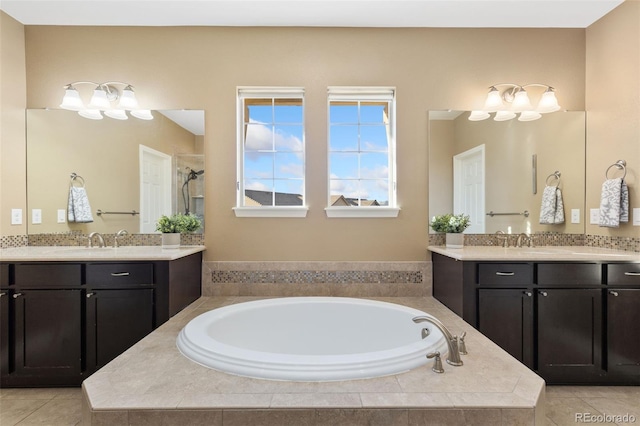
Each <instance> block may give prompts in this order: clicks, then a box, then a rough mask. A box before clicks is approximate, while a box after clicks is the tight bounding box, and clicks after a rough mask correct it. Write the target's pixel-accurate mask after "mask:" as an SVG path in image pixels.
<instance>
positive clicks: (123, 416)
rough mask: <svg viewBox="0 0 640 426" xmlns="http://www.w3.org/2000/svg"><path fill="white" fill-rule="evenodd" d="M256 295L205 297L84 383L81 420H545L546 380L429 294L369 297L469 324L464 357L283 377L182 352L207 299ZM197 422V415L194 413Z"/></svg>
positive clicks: (452, 324)
mask: <svg viewBox="0 0 640 426" xmlns="http://www.w3.org/2000/svg"><path fill="white" fill-rule="evenodd" d="M256 299H258V298H249V297H203V298H201V299H199V300H198V301H196V302H194V303H193V304H191V305H190V306H188V307H187V308H186V309H185V310H183V311H182V312H180V313H179V314H177V315H176V316H174V317H173V318H172V319H171V320H170V321H169V322H167V323H165V324H164V325H162V326H161V327H159V328H158V329H157V330H156V331H154V332H153V333H151V334H150V335H149V336H147V337H145V338H144V339H143V340H141V341H140V342H139V343H137V344H136V345H135V346H133V347H132V348H131V349H129V350H128V351H126V352H125V353H123V354H122V355H120V356H119V357H118V358H116V359H115V360H113V361H112V362H111V363H109V364H108V365H106V366H105V367H104V368H103V369H101V370H100V371H98V372H97V373H95V374H94V375H92V376H91V377H89V378H88V379H87V380H85V382H84V383H83V395H84V396H83V424H87V425H90V424H92V425H98V424H109V425H113V426H117V425H126V424H161V423H162V424H182V425H185V424H210V425H214V426H215V425H247V424H256V425H258V424H260V425H269V424H273V425H279V426H280V425H296V426H298V425H325V424H327V425H337V424H342V425H359V424H380V425H407V426H408V425H424V424H428V422H432V421H437V423H438V424H445V425H470V424H493V425H510V426H511V425H534V424H540V425H542V424H545V421H546V418H545V407H544V405H545V404H544V381H543V380H542V379H541V378H540V377H538V376H537V375H536V374H535V373H533V372H531V371H530V370H529V369H528V368H526V367H525V366H524V365H522V364H520V363H519V362H518V361H516V360H515V359H513V358H512V357H511V356H509V355H508V354H506V352H504V351H503V350H501V349H500V348H498V347H497V346H496V345H495V344H493V343H492V342H491V341H490V340H488V339H487V338H485V337H484V336H482V335H481V334H480V333H478V332H477V331H476V330H474V329H473V328H472V327H470V326H469V325H468V324H466V323H465V322H464V321H462V319H460V318H459V317H457V316H456V315H455V314H454V313H453V312H451V311H450V310H448V309H447V308H446V307H444V306H443V305H442V304H440V303H439V302H438V301H436V300H434V299H433V298H430V297H423V298H413V297H407V298H405V297H402V298H374V299H375V300H383V301H386V302H391V303H398V304H403V305H407V306H411V307H413V308H416V309H420V310H423V311H425V312H429V313H431V314H433V315H435V316H436V317H437V318H439V319H440V320H441V321H443V322H444V324H445V325H446V326H447V327H449V328H450V330H451V331H452V332H454V333H460V332H462V331H466V332H467V337H466V339H465V340H466V342H467V349H468V350H469V355H466V356H463V361H464V362H465V365H464V366H462V367H452V366H450V365H448V364H446V363H444V368H445V373H444V374H436V373H434V372H433V371H431V369H430V366H429V365H427V366H424V367H420V368H416V369H414V370H411V371H408V372H405V373H401V374H397V375H392V376H385V377H379V378H373V379H364V380H351V381H344V382H286V381H271V380H261V379H251V378H245V377H239V376H233V375H229V374H226V373H223V372H218V371H215V370H212V369H209V368H206V367H203V366H200V365H198V364H195V363H193V362H191V361H189V360H188V359H187V358H185V357H183V356H182V355H181V354H180V353H179V352H178V350H177V348H176V346H175V340H176V337H177V335H178V333H179V331H180V330H181V329H182V327H184V325H186V324H187V323H188V322H189V321H190V320H191V319H192V318H195V317H196V316H198V315H199V314H201V313H204V312H206V311H208V310H210V309H214V308H217V307H220V306H226V305H229V304H234V303H240V302H244V301H249V300H256ZM197 422H200V423H197Z"/></svg>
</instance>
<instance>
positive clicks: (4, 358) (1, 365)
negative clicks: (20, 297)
mask: <svg viewBox="0 0 640 426" xmlns="http://www.w3.org/2000/svg"><path fill="white" fill-rule="evenodd" d="M10 298H11V291H9V290H8V289H5V288H2V286H0V376H4V375H6V374H8V373H9V323H10V320H9V318H10V313H9V300H10Z"/></svg>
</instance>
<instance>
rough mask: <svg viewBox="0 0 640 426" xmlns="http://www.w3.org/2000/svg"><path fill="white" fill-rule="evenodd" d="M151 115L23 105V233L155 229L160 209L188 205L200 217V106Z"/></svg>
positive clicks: (173, 209)
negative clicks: (94, 115)
mask: <svg viewBox="0 0 640 426" xmlns="http://www.w3.org/2000/svg"><path fill="white" fill-rule="evenodd" d="M152 115H153V117H154V119H153V120H140V119H136V118H133V117H131V118H129V119H128V120H114V119H110V118H107V117H105V118H104V119H102V120H90V119H86V118H83V117H81V116H79V115H78V114H77V113H76V112H73V111H67V110H48V109H33V110H27V206H28V211H29V214H28V220H29V221H28V226H27V228H28V233H29V234H42V233H66V232H70V231H80V232H83V233H90V232H94V231H96V232H100V233H105V234H111V233H116V232H117V231H118V230H120V229H126V230H127V231H129V232H130V233H152V232H155V222H156V220H157V219H158V217H159V216H160V215H162V214H170V213H176V212H180V213H185V212H186V210H187V209H188V210H189V212H191V213H194V214H196V215H198V216H200V217H201V218H204V111H195V110H189V111H185V110H166V111H152ZM74 175H75V176H76V177H75V178H73V176H74ZM72 187H73V188H76V189H73V190H72V189H71V188H72ZM81 188H84V189H81ZM72 193H73V197H75V198H74V203H70V201H69V199H70V195H71V194H72ZM83 193H84V195H83ZM73 197H72V198H73ZM83 200H88V202H89V205H90V209H89V210H87V209H86V207H85V206H84V205H83V204H82V201H83ZM69 204H75V207H76V211H77V214H76V216H77V217H74V218H70V217H69V215H68V207H69ZM70 219H75V220H76V221H75V222H72V221H70ZM83 219H87V220H92V221H90V222H86V223H82V222H83ZM203 223H204V222H203ZM202 231H203V230H202V229H201V230H200V231H199V232H202Z"/></svg>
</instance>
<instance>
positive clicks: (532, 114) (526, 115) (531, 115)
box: [518, 111, 542, 121]
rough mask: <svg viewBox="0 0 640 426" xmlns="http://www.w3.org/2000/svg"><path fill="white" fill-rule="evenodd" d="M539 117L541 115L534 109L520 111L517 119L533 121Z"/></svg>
mask: <svg viewBox="0 0 640 426" xmlns="http://www.w3.org/2000/svg"><path fill="white" fill-rule="evenodd" d="M540 117H542V115H540V113H538V112H536V111H522V112H521V113H520V117H518V121H534V120H537V119H539V118H540Z"/></svg>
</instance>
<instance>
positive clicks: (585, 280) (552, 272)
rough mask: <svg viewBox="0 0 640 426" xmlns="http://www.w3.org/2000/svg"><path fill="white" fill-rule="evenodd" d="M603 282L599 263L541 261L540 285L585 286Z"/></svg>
mask: <svg viewBox="0 0 640 426" xmlns="http://www.w3.org/2000/svg"><path fill="white" fill-rule="evenodd" d="M599 284H602V266H601V265H600V264H597V263H539V264H538V285H542V286H550V285H551V286H584V285H599Z"/></svg>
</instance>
